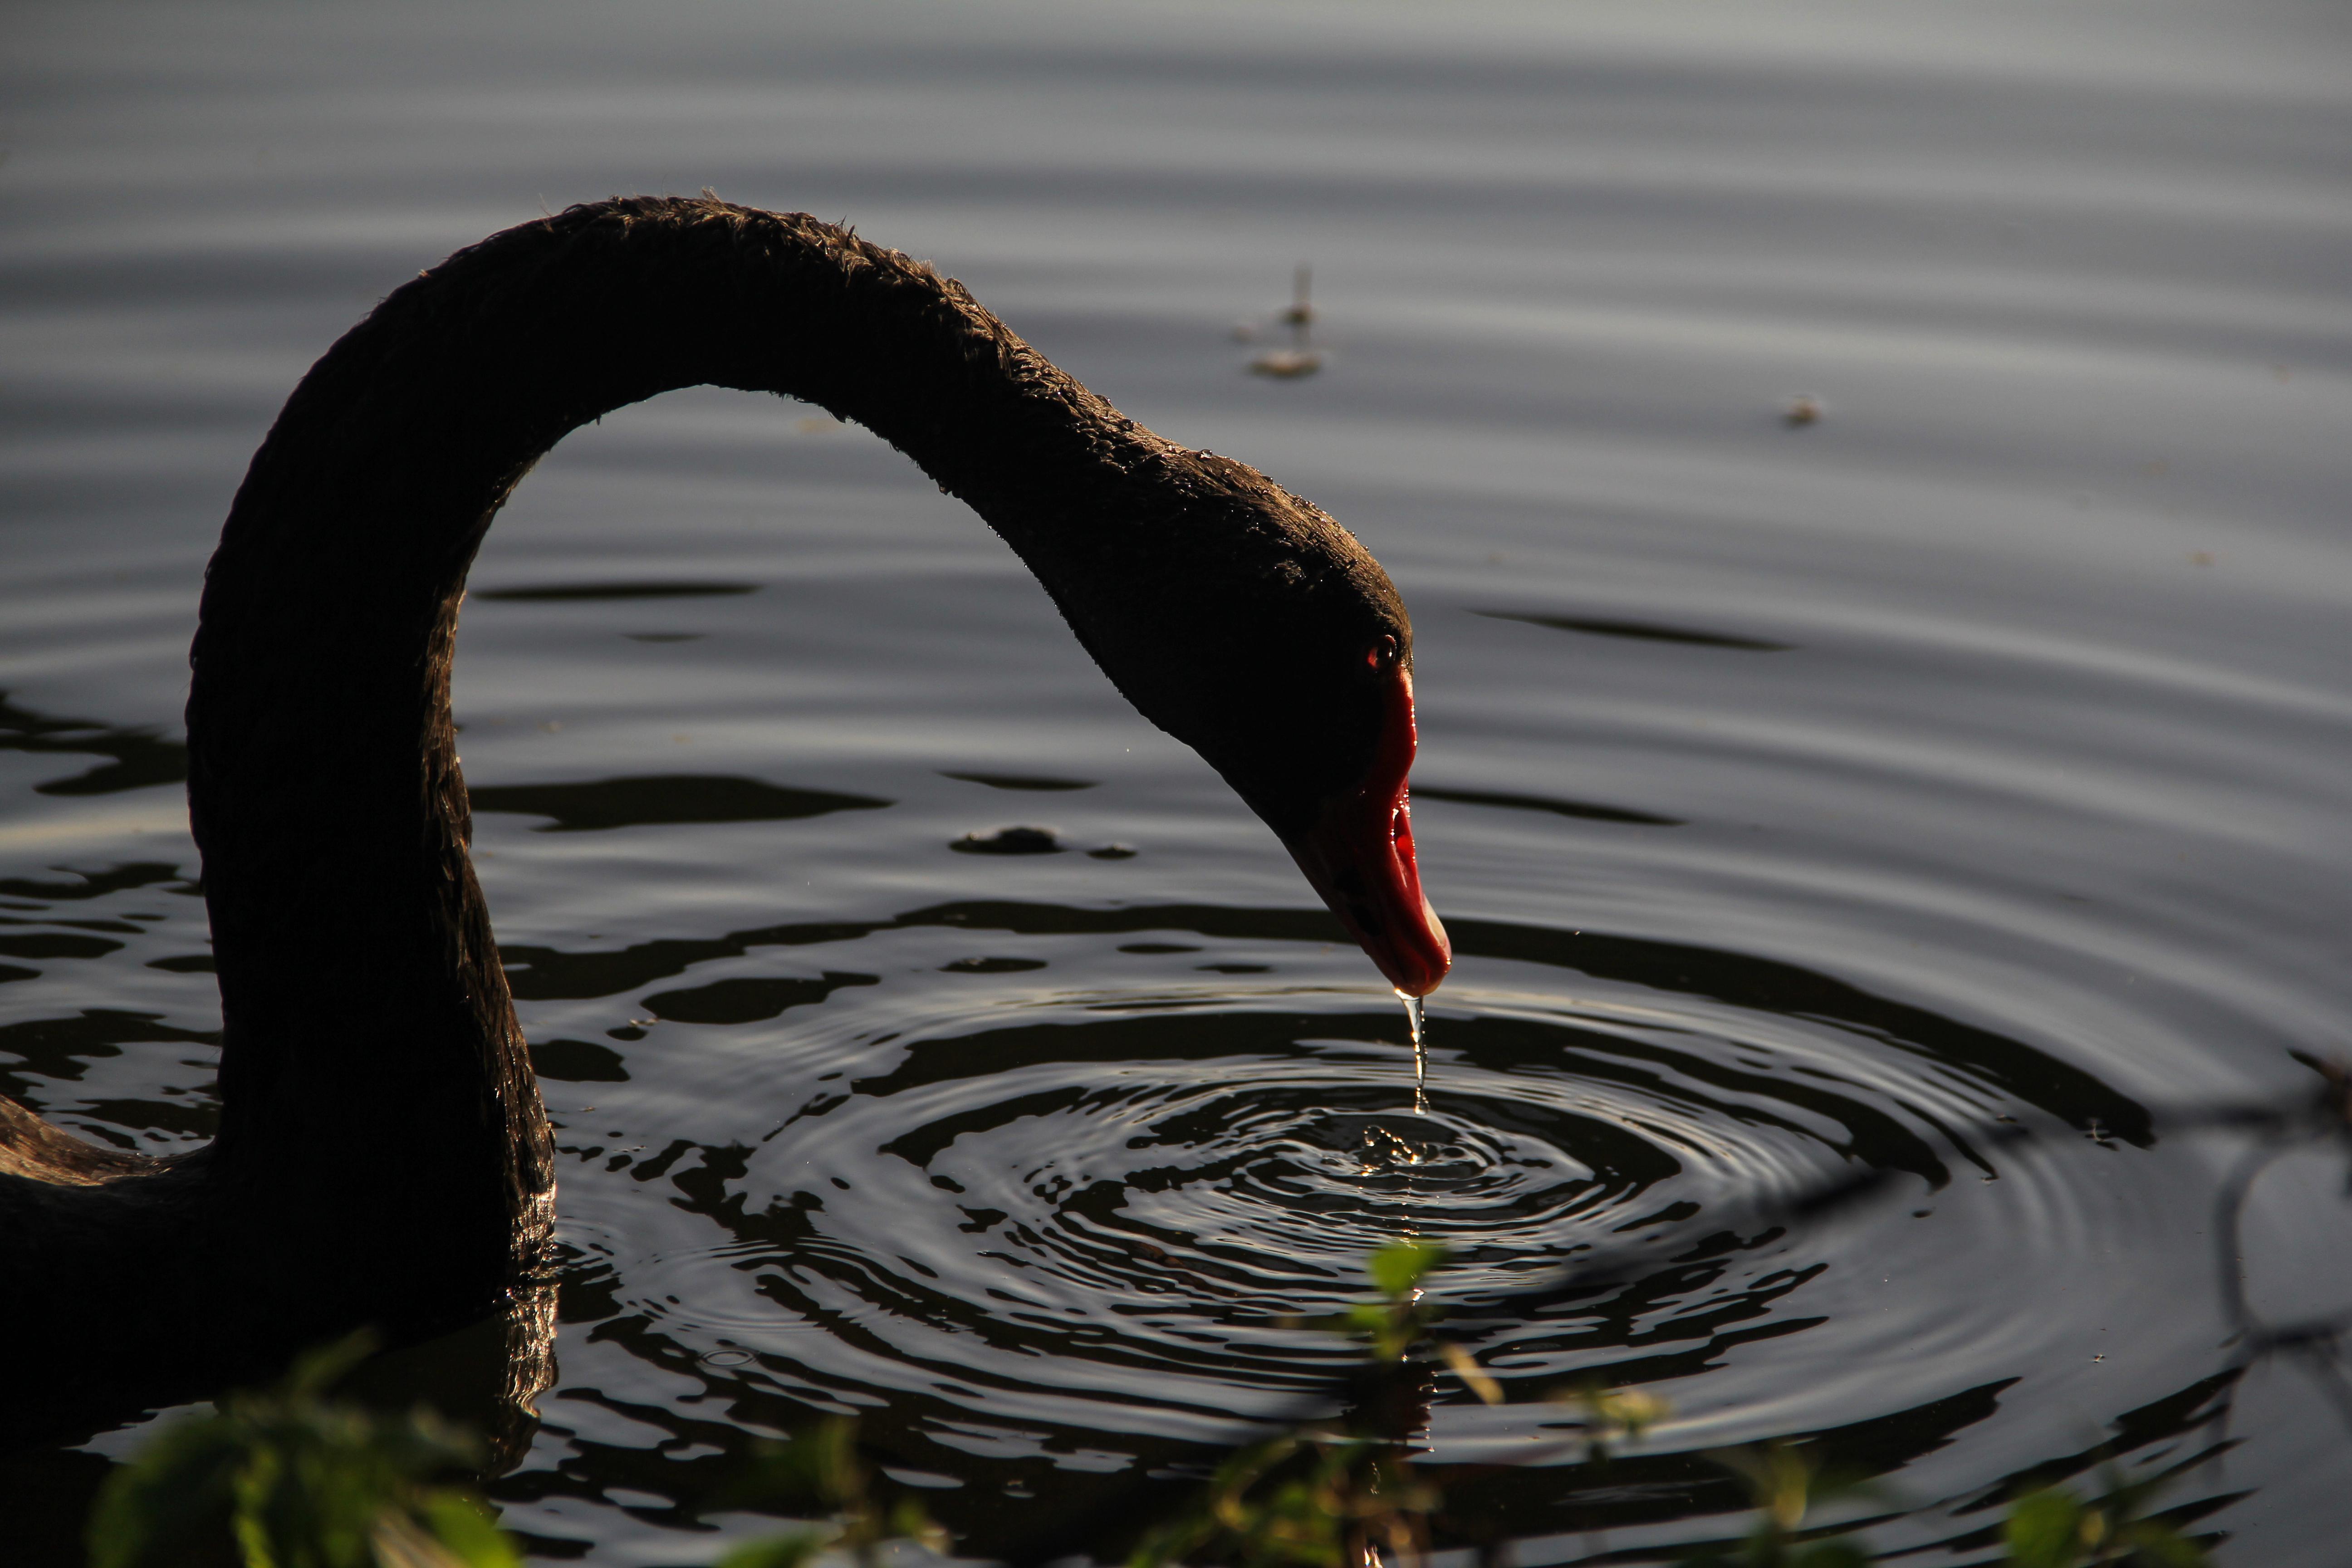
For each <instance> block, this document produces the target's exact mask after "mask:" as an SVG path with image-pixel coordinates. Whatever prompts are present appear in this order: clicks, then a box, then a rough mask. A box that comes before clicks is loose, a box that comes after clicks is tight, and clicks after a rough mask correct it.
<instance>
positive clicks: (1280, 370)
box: [1249, 349, 1323, 381]
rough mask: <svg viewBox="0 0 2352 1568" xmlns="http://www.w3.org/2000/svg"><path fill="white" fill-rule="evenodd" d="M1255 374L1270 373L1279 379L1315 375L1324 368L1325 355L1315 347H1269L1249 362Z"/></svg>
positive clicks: (1291, 379) (1284, 379)
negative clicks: (1315, 349) (1316, 350)
mask: <svg viewBox="0 0 2352 1568" xmlns="http://www.w3.org/2000/svg"><path fill="white" fill-rule="evenodd" d="M1249 367H1250V374H1253V375H1270V376H1273V377H1274V378H1275V379H1276V380H1277V381H1296V380H1297V379H1298V378H1299V377H1300V376H1303V375H1313V374H1315V373H1316V372H1317V371H1318V370H1321V369H1322V368H1323V356H1322V355H1321V354H1319V353H1316V352H1315V351H1314V350H1313V349H1268V350H1267V351H1266V352H1265V353H1262V354H1260V355H1258V356H1257V357H1256V358H1255V359H1254V360H1252V361H1250V363H1249Z"/></svg>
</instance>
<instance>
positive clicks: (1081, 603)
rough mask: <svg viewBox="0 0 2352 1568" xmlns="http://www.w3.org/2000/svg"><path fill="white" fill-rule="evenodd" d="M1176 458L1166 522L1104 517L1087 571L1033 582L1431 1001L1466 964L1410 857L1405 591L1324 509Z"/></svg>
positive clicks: (1216, 461)
mask: <svg viewBox="0 0 2352 1568" xmlns="http://www.w3.org/2000/svg"><path fill="white" fill-rule="evenodd" d="M1180 461H1181V467H1182V469H1183V471H1182V473H1181V482H1180V483H1178V484H1177V485H1176V486H1174V487H1173V488H1174V489H1176V490H1177V491H1178V493H1179V494H1181V497H1182V500H1181V504H1180V505H1179V506H1178V507H1176V508H1174V509H1172V515H1171V514H1162V515H1160V516H1159V517H1156V518H1152V519H1150V520H1149V521H1138V522H1137V523H1135V524H1132V525H1130V526H1129V527H1124V528H1117V527H1115V528H1112V529H1106V530H1104V531H1102V532H1101V533H1099V534H1097V536H1096V538H1095V539H1093V540H1091V541H1089V544H1090V546H1091V548H1089V550H1088V551H1087V555H1088V557H1089V558H1088V559H1087V560H1086V561H1085V563H1083V565H1081V566H1080V570H1079V573H1078V574H1053V573H1049V572H1043V571H1041V572H1040V574H1039V575H1040V576H1041V577H1042V578H1045V581H1046V583H1047V585H1048V587H1049V589H1051V590H1052V591H1053V592H1054V595H1055V599H1056V600H1057V602H1059V603H1060V605H1061V606H1062V610H1063V613H1064V614H1065V615H1066V616H1068V617H1069V620H1070V623H1071V625H1072V626H1073V627H1074V628H1075V629H1076V631H1077V633H1078V636H1079V637H1080V639H1081V640H1082V641H1083V642H1085V644H1086V645H1087V648H1088V650H1089V651H1090V652H1092V653H1093V654H1094V656H1095V659H1096V662H1097V663H1098V664H1100V665H1101V666H1102V667H1103V668H1104V669H1105V670H1106V671H1107V672H1108V674H1109V675H1110V677H1111V679H1113V680H1114V681H1116V682H1117V683H1118V687H1119V689H1120V690H1121V691H1122V692H1124V693H1125V694H1126V696H1127V698H1128V700H1129V701H1131V702H1133V703H1134V704H1135V706H1136V707H1137V708H1138V709H1139V710H1141V711H1142V713H1143V714H1144V716H1145V717H1146V718H1149V719H1150V720H1151V721H1153V722H1154V723H1156V724H1158V725H1159V726H1160V728H1161V729H1163V730H1166V731H1169V733H1171V734H1172V735H1174V736H1175V737H1176V738H1177V739H1179V740H1181V741H1183V742H1186V743H1188V744H1189V745H1191V746H1192V748H1193V749H1194V750H1195V751H1197V752H1200V753H1201V755H1202V757H1204V758H1206V759H1207V760H1208V762H1209V763H1210V764H1211V765H1212V766H1213V767H1214V768H1215V769H1216V770H1217V771H1218V772H1219V773H1223V775H1224V777H1225V780H1226V782H1227V783H1229V784H1232V785H1233V787H1234V790H1235V791H1236V792H1237V793H1238V794H1239V795H1241V797H1242V799H1243V800H1244V801H1245V802H1247V803H1248V804H1249V805H1250V806H1251V808H1252V809H1253V810H1255V812H1256V813H1257V814H1258V816H1261V817H1263V818H1265V822H1266V825H1267V826H1270V827H1272V828H1273V829H1274V831H1275V833H1276V835H1277V836H1278V837H1280V838H1281V839H1282V842H1283V844H1284V845H1285V846H1286V847H1287V848H1288V849H1289V850H1290V853H1291V856H1292V858H1295V859H1296V860H1297V862H1298V867H1299V869H1300V870H1302V871H1304V872H1306V874H1307V881H1308V882H1310V883H1311V884H1313V886H1314V888H1315V890H1316V891H1317V892H1318V893H1319V894H1320V895H1322V898H1323V901H1324V902H1325V903H1326V904H1328V905H1329V906H1330V908H1331V911H1332V913H1334V914H1336V915H1338V916H1339V920H1340V921H1341V922H1342V923H1343V924H1345V925H1346V926H1347V928H1348V931H1349V934H1350V935H1352V936H1353V937H1354V938H1355V939H1356V941H1357V942H1359V943H1360V944H1361V945H1362V947H1363V949H1364V952H1366V953H1367V954H1369V955H1370V958H1371V960H1372V962H1373V963H1376V964H1378V965H1379V966H1380V970H1381V973H1382V974H1385V975H1386V976H1388V979H1389V983H1390V984H1392V985H1394V986H1395V987H1396V988H1397V989H1398V990H1399V991H1402V992H1403V993H1405V994H1408V995H1412V996H1420V995H1423V994H1427V993H1428V992H1430V991H1432V990H1433V989H1435V988H1436V985H1437V984H1438V982H1439V981H1441V980H1443V979H1444V978H1445V972H1446V970H1447V969H1448V968H1449V967H1450V966H1451V965H1452V963H1453V961H1454V956H1453V948H1452V946H1451V944H1450V943H1449V942H1447V941H1446V936H1445V928H1444V926H1443V925H1441V924H1439V923H1438V920H1437V916H1436V914H1435V912H1434V911H1433V910H1431V908H1430V907H1429V900H1427V899H1426V898H1424V897H1423V894H1422V890H1421V870H1420V867H1419V865H1418V864H1417V862H1416V861H1415V859H1414V856H1413V844H1412V816H1411V812H1410V809H1409V806H1408V803H1407V798H1406V793H1405V775H1406V773H1407V771H1408V770H1409V769H1410V768H1411V767H1412V758H1413V748H1414V743H1415V735H1414V727H1413V707H1412V619H1411V618H1410V617H1409V616H1407V615H1406V614H1405V609H1404V603H1403V601H1402V600H1401V599H1400V598H1399V597H1398V596H1397V592H1396V589H1395V587H1394V586H1393V585H1392V584H1391V583H1390V582H1389V578H1388V574H1387V573H1385V572H1383V571H1381V566H1380V563H1378V562H1376V561H1374V560H1373V559H1372V557H1371V555H1370V552H1367V551H1366V550H1365V549H1364V548H1363V546H1362V545H1360V544H1359V543H1358V542H1356V540H1355V538H1354V536H1353V535H1351V534H1349V532H1348V531H1346V530H1345V529H1343V528H1341V527H1340V526H1339V524H1338V523H1336V522H1334V521H1331V519H1330V518H1328V516H1326V515H1325V514H1324V513H1323V512H1321V511H1320V510H1317V509H1316V508H1315V507H1313V506H1312V505H1310V504H1308V503H1307V502H1306V501H1303V500H1299V499H1298V498H1297V497H1295V496H1292V495H1290V494H1288V493H1287V492H1286V491H1284V490H1283V489H1281V488H1280V487H1279V486H1276V485H1274V484H1272V483H1270V482H1269V481H1267V480H1266V479H1265V478H1264V477H1263V476H1261V475H1259V474H1258V473H1257V472H1256V471H1255V469H1252V468H1246V467H1244V465H1242V464H1239V463H1235V462H1232V461H1230V460H1228V459H1225V458H1214V457H1210V456H1208V455H1207V454H1183V455H1182V458H1181V459H1180ZM1066 564H1078V563H1066ZM1057 576H1058V578H1059V580H1058V581H1057V580H1056V578H1057Z"/></svg>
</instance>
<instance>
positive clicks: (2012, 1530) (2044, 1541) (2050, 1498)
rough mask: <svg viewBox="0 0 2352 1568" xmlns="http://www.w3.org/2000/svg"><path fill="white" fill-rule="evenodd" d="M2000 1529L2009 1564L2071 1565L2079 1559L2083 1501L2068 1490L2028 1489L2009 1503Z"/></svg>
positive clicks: (2021, 1567)
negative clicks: (2032, 1490) (2005, 1544)
mask: <svg viewBox="0 0 2352 1568" xmlns="http://www.w3.org/2000/svg"><path fill="white" fill-rule="evenodd" d="M2001 1533H2002V1536H2003V1538H2004V1539H2005V1540H2006V1541H2007V1542H2008V1545H2009V1561H2010V1568H2074V1564H2075V1563H2078V1562H2080V1561H2081V1560H2082V1545H2083V1505H2082V1504H2081V1503H2079V1502H2077V1501H2076V1500H2074V1494H2073V1493H2071V1492H2062V1491H2057V1490H2054V1489H2053V1490H2048V1491H2038V1492H2032V1493H2030V1494H2028V1495H2027V1496H2025V1497H2021V1498H2020V1499H2018V1500H2017V1501H2016V1502H2014V1503H2012V1504H2011V1506H2010V1510H2009V1522H2008V1523H2007V1524H2006V1525H2004V1526H2003V1527H2002V1531H2001Z"/></svg>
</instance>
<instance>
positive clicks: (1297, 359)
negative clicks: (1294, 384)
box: [1234, 261, 1323, 381]
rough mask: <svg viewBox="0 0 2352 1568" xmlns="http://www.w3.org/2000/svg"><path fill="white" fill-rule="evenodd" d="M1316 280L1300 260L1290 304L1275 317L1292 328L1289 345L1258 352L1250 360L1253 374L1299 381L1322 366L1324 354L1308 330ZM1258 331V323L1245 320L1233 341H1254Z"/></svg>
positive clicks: (1236, 331)
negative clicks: (1254, 323)
mask: <svg viewBox="0 0 2352 1568" xmlns="http://www.w3.org/2000/svg"><path fill="white" fill-rule="evenodd" d="M1314 280H1315V269H1314V268H1311V267H1309V266H1307V263H1305V262H1303V261H1302V262H1300V263H1299V264H1298V272H1297V277H1296V278H1295V279H1293V285H1292V292H1291V297H1290V303H1289V304H1288V305H1286V306H1285V307H1284V308H1283V310H1282V313H1281V314H1280V315H1279V316H1278V317H1276V320H1277V321H1280V322H1281V323H1282V324H1283V325H1285V326H1286V327H1288V328H1289V329H1290V346H1289V347H1288V348H1282V349H1268V350H1266V352H1265V353H1262V354H1258V355H1256V356H1255V358H1253V359H1252V360H1251V361H1250V362H1249V368H1250V374H1253V375H1270V376H1273V377H1274V378H1275V379H1276V380H1277V381H1296V380H1297V378H1299V377H1300V376H1302V375H1313V374H1315V373H1316V372H1317V371H1318V370H1321V369H1322V368H1323V356H1322V354H1321V353H1318V352H1317V351H1316V349H1315V346H1314V344H1313V343H1312V342H1309V340H1308V337H1307V328H1308V327H1310V326H1312V325H1313V324H1314V321H1315V306H1314V302H1313V301H1312V300H1309V299H1308V297H1307V293H1308V289H1309V287H1310V286H1311V285H1312V284H1313V282H1314ZM1257 333H1258V329H1257V328H1256V327H1255V325H1253V324H1252V323H1250V322H1247V321H1244V322H1243V323H1242V324H1241V325H1239V326H1237V327H1235V328H1234V342H1244V343H1246V342H1255V341H1256V339H1257Z"/></svg>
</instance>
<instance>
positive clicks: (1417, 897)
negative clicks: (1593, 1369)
mask: <svg viewBox="0 0 2352 1568" xmlns="http://www.w3.org/2000/svg"><path fill="white" fill-rule="evenodd" d="M1385 680H1386V685H1385V687H1384V689H1383V690H1382V693H1381V696H1382V707H1383V710H1384V711H1383V713H1382V721H1381V738H1380V743H1379V745H1378V746H1377V748H1376V749H1375V750H1374V752H1373V754H1372V765H1371V767H1370V770H1369V771H1367V772H1366V773H1365V775H1364V782H1363V784H1362V785H1361V786H1360V787H1359V788H1358V789H1356V790H1355V791H1354V792H1353V793H1351V794H1347V795H1340V796H1339V798H1338V799H1336V800H1334V801H1333V802H1332V803H1331V804H1330V805H1328V806H1326V807H1325V808H1324V810H1323V815H1322V816H1320V817H1318V818H1317V819H1316V821H1315V823H1314V825H1313V826H1310V827H1308V828H1307V830H1306V831H1305V832H1304V833H1301V834H1300V835H1299V836H1298V837H1297V838H1295V839H1290V840H1286V846H1287V847H1288V848H1289V850H1290V855H1291V858H1293V859H1294V860H1297V862H1298V868H1299V869H1300V870H1302V871H1304V872H1306V873H1307V880H1308V881H1309V882H1311V883H1313V884H1314V886H1315V890H1316V891H1317V892H1318V893H1320V894H1322V895H1323V901H1324V902H1325V903H1327V904H1328V905H1330V906H1331V912H1332V913H1333V914H1335V915H1338V916H1339V921H1340V923H1341V924H1342V925H1345V926H1346V927H1347V928H1348V934H1349V935H1350V936H1352V937H1354V938H1355V939H1356V941H1357V942H1358V943H1359V944H1360V945H1361V946H1362V948H1363V950H1364V952H1366V953H1368V954H1369V955H1370V957H1371V961H1372V962H1373V963H1377V964H1379V965H1380V966H1381V973H1382V974H1385V975H1387V976H1388V977H1389V984H1391V985H1393V986H1395V987H1396V988H1397V989H1398V990H1399V991H1402V992H1403V993H1404V994H1406V995H1408V996H1425V995H1427V994H1429V993H1431V992H1432V991H1434V990H1436V989H1437V983H1438V982H1439V981H1441V980H1443V979H1444V978H1445V972H1446V971H1447V970H1448V969H1451V968H1452V967H1453V966H1454V945H1453V944H1452V943H1451V942H1447V941H1446V940H1445V928H1444V926H1442V925H1440V924H1438V923H1437V912H1436V911H1435V910H1432V909H1431V908H1430V907H1429V900H1428V899H1426V898H1424V897H1423V895H1422V891H1421V868H1420V867H1419V866H1418V865H1416V864H1415V863H1414V861H1413V858H1412V804H1411V802H1410V800H1409V799H1408V798H1407V796H1406V793H1405V774H1406V773H1409V772H1410V771H1411V770H1412V753H1413V748H1414V746H1415V744H1416V738H1415V735H1414V733H1413V723H1412V676H1411V675H1410V674H1409V673H1407V672H1406V671H1405V670H1403V669H1402V668H1396V669H1391V670H1390V671H1389V672H1388V673H1387V675H1386V677H1385Z"/></svg>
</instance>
